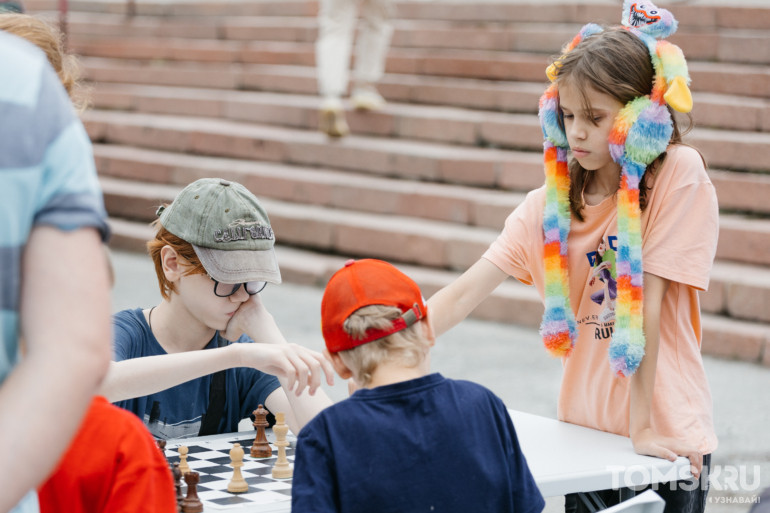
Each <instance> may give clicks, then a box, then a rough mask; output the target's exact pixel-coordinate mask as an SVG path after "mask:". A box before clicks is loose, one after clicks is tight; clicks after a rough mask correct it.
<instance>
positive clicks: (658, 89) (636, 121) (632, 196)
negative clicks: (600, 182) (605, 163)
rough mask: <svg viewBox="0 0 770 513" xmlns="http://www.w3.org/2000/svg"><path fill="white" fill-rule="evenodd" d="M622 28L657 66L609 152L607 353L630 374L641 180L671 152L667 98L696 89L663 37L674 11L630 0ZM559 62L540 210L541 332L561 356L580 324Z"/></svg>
mask: <svg viewBox="0 0 770 513" xmlns="http://www.w3.org/2000/svg"><path fill="white" fill-rule="evenodd" d="M622 28H623V29H626V30H628V31H629V32H631V33H633V34H634V35H636V36H637V37H639V39H641V40H642V41H643V42H644V43H645V44H646V45H647V48H648V49H649V52H650V59H651V60H652V65H653V70H654V72H655V77H654V80H653V84H652V91H651V93H650V94H649V95H647V96H640V97H638V98H634V99H633V100H631V101H630V102H628V103H627V104H626V105H625V107H623V108H622V109H621V110H620V112H619V113H618V115H617V117H616V118H615V122H614V125H613V128H612V131H611V133H610V138H609V141H608V144H609V146H610V154H611V155H612V158H613V160H614V161H615V162H617V163H618V164H619V165H620V166H621V169H622V172H621V180H620V189H619V191H618V253H617V260H616V269H617V273H618V276H617V282H618V284H617V290H618V294H617V299H616V302H617V303H616V314H615V328H614V332H613V338H612V342H611V344H610V349H609V359H610V367H611V368H612V371H613V372H615V373H616V374H618V375H620V376H630V375H631V374H633V373H634V372H635V371H636V369H637V367H638V366H639V363H640V362H641V361H642V357H643V356H644V332H643V330H642V326H643V323H642V276H643V268H642V238H641V231H640V225H641V223H640V216H641V211H640V208H639V181H640V179H641V178H642V175H643V174H644V172H645V170H646V169H647V166H648V165H649V164H650V163H652V162H653V161H654V160H655V159H656V158H658V157H659V156H660V155H661V154H662V153H663V152H664V151H666V147H667V146H668V143H669V141H670V140H671V134H672V132H673V122H672V120H671V116H670V114H669V111H668V109H667V108H666V105H667V104H668V105H669V106H671V107H672V108H673V109H675V110H677V111H679V112H690V110H691V109H692V96H691V95H690V90H689V88H688V84H689V81H690V78H689V75H688V73H687V63H686V61H685V59H684V55H683V54H682V51H681V50H680V49H679V47H677V46H676V45H674V44H671V43H669V42H668V41H661V40H659V39H660V38H664V37H667V36H669V35H671V34H673V33H674V32H675V31H676V28H677V22H676V20H675V19H674V17H673V15H672V14H671V13H670V12H669V11H667V10H665V9H659V8H658V7H656V6H655V5H653V4H651V3H649V2H644V3H639V2H632V1H630V0H625V2H624V4H623V19H622ZM602 31H603V29H602V27H600V26H599V25H596V24H593V23H589V24H588V25H585V26H584V27H583V28H582V29H581V30H580V33H579V34H578V35H577V36H575V38H574V39H573V40H572V41H571V42H569V43H568V44H567V45H566V46H565V47H564V49H563V51H562V53H563V54H565V55H566V54H567V53H568V52H570V51H571V50H572V49H574V48H575V47H576V46H577V45H578V44H580V42H581V41H582V40H584V39H586V38H588V37H590V36H592V35H594V34H597V33H599V32H602ZM562 57H564V55H562ZM560 62H561V59H558V60H556V62H554V63H553V64H551V66H549V67H548V70H547V71H546V74H547V75H548V78H549V79H550V80H551V81H552V82H553V83H552V84H551V85H550V86H549V87H548V89H547V90H546V91H545V93H544V94H543V96H542V97H541V98H540V112H539V117H540V125H541V127H542V129H543V136H544V138H545V142H544V144H543V146H544V160H545V176H546V178H545V183H546V200H545V212H544V214H543V232H544V235H545V241H544V244H545V251H544V258H545V314H544V316H543V322H542V325H541V327H540V333H541V335H542V336H543V342H544V343H545V346H546V348H547V349H548V351H549V352H550V353H551V354H553V355H554V356H561V357H564V356H569V355H570V353H571V352H572V348H573V347H574V345H575V340H576V339H577V324H576V322H575V315H574V313H573V311H572V307H571V305H570V299H569V270H568V268H567V265H568V258H567V239H568V237H569V231H570V222H571V217H570V208H569V189H570V176H569V170H568V168H567V151H568V150H569V144H568V142H567V135H566V133H565V132H564V128H563V124H562V122H561V119H560V113H559V105H558V97H559V92H558V89H557V87H556V82H555V80H556V77H557V76H558V73H559V68H560Z"/></svg>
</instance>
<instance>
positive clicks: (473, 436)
mask: <svg viewBox="0 0 770 513" xmlns="http://www.w3.org/2000/svg"><path fill="white" fill-rule="evenodd" d="M426 315H427V310H426V306H425V301H424V299H423V297H422V294H421V293H420V289H419V287H418V286H417V284H416V283H414V281H412V280H411V279H410V278H409V277H407V276H406V275H404V274H403V273H401V272H400V271H398V270H397V269H396V268H395V267H393V266H392V265H390V264H388V263H386V262H383V261H380V260H358V261H352V260H351V261H348V262H347V263H346V264H345V266H344V267H343V268H342V269H340V270H339V271H337V272H336V273H335V274H334V275H333V276H332V278H331V280H330V281H329V283H328V285H327V286H326V290H325V292H324V296H323V300H322V302H321V325H322V330H323V336H324V340H325V342H326V357H327V358H328V359H329V360H330V361H331V362H332V366H333V367H334V369H335V371H336V372H337V374H339V375H340V376H341V377H342V378H344V379H348V378H352V379H353V380H354V381H355V383H356V385H358V387H359V389H358V390H357V391H356V392H355V393H354V394H353V395H351V396H350V398H348V399H346V400H344V401H341V402H339V403H337V404H335V405H333V406H331V407H329V408H327V409H325V410H323V411H322V412H321V413H319V414H318V415H317V416H316V417H315V418H314V419H313V420H311V421H310V422H309V423H308V424H307V425H306V426H305V427H304V428H303V429H302V431H301V432H300V434H299V437H298V440H297V451H296V459H295V469H294V480H293V483H292V510H293V511H314V512H325V511H338V512H359V511H368V512H370V513H377V512H381V511H442V512H462V513H467V512H468V511H495V512H500V513H503V512H513V511H516V512H517V513H518V512H535V511H538V512H539V511H542V509H543V507H544V505H545V502H544V500H543V497H542V496H541V494H540V492H539V490H538V489H537V486H536V485H535V481H534V479H533V478H532V475H531V473H530V471H529V468H528V467H527V462H526V459H525V458H524V455H523V454H522V452H521V449H520V447H519V442H518V439H517V437H516V432H515V430H514V428H513V423H512V422H511V418H510V416H509V415H508V410H507V409H506V407H505V405H504V404H503V402H502V401H501V400H500V399H499V398H498V397H496V396H495V395H494V394H493V393H492V392H490V391H489V390H487V389H486V388H484V387H482V386H480V385H477V384H475V383H470V382H467V381H455V380H451V379H447V378H444V377H443V376H442V375H441V374H438V373H434V374H431V373H430V370H429V369H430V348H431V347H432V346H433V344H434V343H435V338H434V335H433V331H432V329H431V326H430V324H429V323H428V322H422V321H424V320H425V319H426Z"/></svg>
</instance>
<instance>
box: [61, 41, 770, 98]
mask: <svg viewBox="0 0 770 513" xmlns="http://www.w3.org/2000/svg"><path fill="white" fill-rule="evenodd" d="M69 44H70V47H71V49H72V51H73V52H75V53H77V54H80V55H87V56H93V57H110V58H123V59H145V60H153V59H155V60H172V61H198V62H225V63H226V62H232V63H254V64H288V65H301V66H314V65H315V47H314V44H313V43H297V42H283V41H277V42H276V41H270V42H261V41H256V42H254V41H221V40H214V39H193V40H191V39H185V38H170V37H163V38H160V37H157V38H147V37H87V36H77V35H76V34H75V35H73V37H72V38H71V39H70V41H69ZM548 62H549V59H548V57H547V56H546V55H544V54H537V53H525V52H493V51H481V50H445V49H421V48H410V49H405V48H391V49H390V51H389V52H388V57H387V60H386V66H385V69H386V71H387V72H388V73H400V74H411V75H428V76H446V77H460V78H482V79H489V80H509V81H543V80H544V76H545V71H544V70H545V67H546V66H547V65H548ZM688 68H689V72H690V76H691V77H692V80H693V82H692V84H691V88H692V90H693V91H706V92H715V93H730V94H738V95H744V96H753V97H762V98H770V66H768V65H761V64H760V65H751V64H732V63H714V62H699V61H693V60H690V61H689V63H688Z"/></svg>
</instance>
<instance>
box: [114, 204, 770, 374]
mask: <svg viewBox="0 0 770 513" xmlns="http://www.w3.org/2000/svg"><path fill="white" fill-rule="evenodd" d="M268 208H269V207H268ZM271 220H272V212H271ZM110 225H111V227H112V231H113V238H112V241H111V243H110V244H111V246H113V247H115V248H120V249H130V250H134V251H144V243H145V242H146V241H147V240H148V239H150V238H151V237H152V233H153V231H152V228H150V226H149V225H148V224H147V223H146V222H136V221H128V220H125V219H119V218H111V219H110ZM276 232H277V233H280V232H278V228H276ZM276 253H277V256H278V261H279V263H280V266H281V274H282V276H283V279H284V281H287V282H292V283H301V284H305V285H316V286H321V287H322V286H324V285H325V284H326V282H327V281H328V279H329V277H330V276H331V275H332V274H333V273H334V272H335V271H336V270H337V269H339V268H340V267H341V266H342V264H343V263H344V262H345V260H347V259H348V258H351V257H356V256H358V255H355V254H342V255H329V254H322V253H317V252H315V251H312V250H307V249H301V248H296V247H289V246H286V245H285V244H283V243H282V242H281V241H280V235H279V243H278V245H277V246H276ZM394 263H396V265H397V266H398V267H399V268H400V269H401V270H402V271H404V272H405V273H407V274H408V275H409V276H411V277H412V278H413V279H414V280H415V281H416V282H417V283H418V284H419V286H420V288H421V290H422V291H423V293H424V294H425V295H426V297H430V296H431V295H432V294H434V293H435V292H436V291H437V290H439V289H440V288H442V287H444V286H445V285H447V284H449V283H451V282H452V281H453V280H454V279H455V278H456V277H457V276H459V274H460V271H445V270H437V269H428V268H424V267H416V266H411V265H408V264H402V263H398V262H397V261H394ZM542 313H543V307H542V303H541V302H540V298H539V297H538V295H537V292H536V291H535V289H534V288H533V287H527V286H524V285H522V284H521V283H519V282H517V281H516V280H514V279H509V280H506V281H505V282H504V283H502V284H501V285H500V286H499V287H498V288H497V289H496V290H495V291H494V292H493V293H492V294H491V295H490V296H489V297H488V298H487V299H486V300H485V301H484V302H482V303H481V305H479V307H478V308H476V310H475V311H474V312H473V313H471V316H472V317H475V318H480V319H486V320H493V321H498V322H509V323H515V324H519V325H523V326H529V327H533V328H534V327H537V326H538V325H539V323H540V318H541V316H542ZM702 329H703V342H702V352H703V353H704V354H709V355H714V356H719V357H723V358H732V359H737V360H743V361H748V362H753V363H759V364H762V365H765V366H770V327H768V326H767V325H765V324H760V323H755V322H750V321H740V320H735V319H729V318H726V317H723V316H718V315H710V314H705V315H704V316H703V318H702Z"/></svg>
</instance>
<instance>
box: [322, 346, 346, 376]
mask: <svg viewBox="0 0 770 513" xmlns="http://www.w3.org/2000/svg"><path fill="white" fill-rule="evenodd" d="M324 356H325V357H326V359H327V360H329V362H331V364H332V367H334V372H336V373H337V374H338V375H339V376H340V377H341V378H342V379H350V378H352V377H353V372H352V371H351V370H350V369H349V368H348V366H347V365H345V362H343V361H342V358H340V355H339V353H330V352H329V350H328V349H324Z"/></svg>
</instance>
